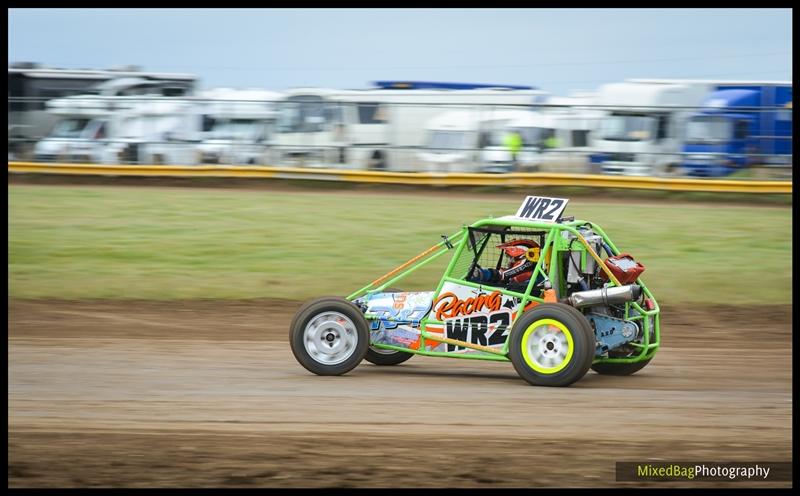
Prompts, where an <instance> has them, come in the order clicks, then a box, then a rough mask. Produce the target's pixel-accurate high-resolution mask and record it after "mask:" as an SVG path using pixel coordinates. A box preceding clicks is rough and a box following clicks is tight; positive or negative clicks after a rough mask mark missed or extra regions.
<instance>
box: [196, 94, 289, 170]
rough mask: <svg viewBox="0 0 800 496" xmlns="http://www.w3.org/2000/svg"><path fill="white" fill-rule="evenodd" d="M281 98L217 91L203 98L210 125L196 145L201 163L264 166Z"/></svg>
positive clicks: (271, 95) (204, 95)
mask: <svg viewBox="0 0 800 496" xmlns="http://www.w3.org/2000/svg"><path fill="white" fill-rule="evenodd" d="M282 97H283V95H282V94H281V93H278V92H274V91H266V90H256V89H251V90H235V89H229V88H217V89H215V90H209V91H208V92H205V93H204V94H203V95H202V99H203V100H206V99H207V100H208V101H207V102H206V103H205V104H204V108H203V114H204V115H205V118H206V119H207V121H208V122H209V123H210V125H209V129H208V130H207V131H206V132H205V133H204V138H203V141H202V143H201V144H200V145H199V146H198V155H199V161H200V163H203V164H264V163H266V162H267V161H268V159H269V157H267V156H266V152H267V150H268V149H269V138H270V136H271V134H272V132H273V129H274V127H275V120H276V119H277V115H278V113H277V110H276V108H275V107H276V105H277V103H278V102H279V101H280V100H281V98H282Z"/></svg>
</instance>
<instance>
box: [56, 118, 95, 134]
mask: <svg viewBox="0 0 800 496" xmlns="http://www.w3.org/2000/svg"><path fill="white" fill-rule="evenodd" d="M89 122H91V119H85V118H83V119H79V118H75V119H64V120H63V121H60V122H58V123H57V124H56V125H55V127H54V128H53V131H52V132H51V133H50V137H51V138H80V136H81V133H82V132H83V130H84V129H86V126H88V125H89Z"/></svg>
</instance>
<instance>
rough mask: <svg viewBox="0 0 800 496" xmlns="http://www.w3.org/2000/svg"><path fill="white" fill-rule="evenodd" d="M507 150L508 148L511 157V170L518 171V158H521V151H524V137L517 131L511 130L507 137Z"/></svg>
mask: <svg viewBox="0 0 800 496" xmlns="http://www.w3.org/2000/svg"><path fill="white" fill-rule="evenodd" d="M504 144H505V145H506V148H508V153H509V154H510V155H511V170H513V171H516V170H517V169H518V168H519V167H518V163H517V157H518V156H519V152H520V150H522V135H521V134H519V131H517V130H511V131H510V132H509V133H508V134H506V136H505V143H504Z"/></svg>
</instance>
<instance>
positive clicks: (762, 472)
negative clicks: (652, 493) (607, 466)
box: [616, 462, 792, 482]
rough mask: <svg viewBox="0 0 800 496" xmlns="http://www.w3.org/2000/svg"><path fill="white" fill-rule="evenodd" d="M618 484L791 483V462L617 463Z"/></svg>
mask: <svg viewBox="0 0 800 496" xmlns="http://www.w3.org/2000/svg"><path fill="white" fill-rule="evenodd" d="M616 468H617V470H616V480H617V481H665V482H666V481H692V482H712V481H713V482H720V481H727V482H732V481H750V482H753V481H770V482H773V481H791V480H792V464H791V463H790V462H723V463H720V462H617V465H616Z"/></svg>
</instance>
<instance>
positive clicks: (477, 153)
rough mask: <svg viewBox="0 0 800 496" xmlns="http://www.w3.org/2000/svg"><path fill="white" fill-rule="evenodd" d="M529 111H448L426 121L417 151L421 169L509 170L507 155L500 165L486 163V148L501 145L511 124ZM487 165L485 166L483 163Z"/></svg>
mask: <svg viewBox="0 0 800 496" xmlns="http://www.w3.org/2000/svg"><path fill="white" fill-rule="evenodd" d="M532 113H535V112H531V111H528V110H484V109H481V108H480V107H476V108H474V109H471V110H451V111H448V112H443V113H441V114H439V115H437V116H436V117H434V118H432V119H430V120H429V121H428V122H427V124H425V126H424V128H425V138H424V141H423V147H422V150H421V151H420V152H419V153H418V155H417V156H418V159H419V162H420V164H421V169H422V170H425V171H428V172H508V171H510V170H511V158H510V155H509V157H507V159H506V161H505V162H504V163H503V165H502V167H499V168H498V167H497V166H496V165H495V164H491V163H486V162H485V160H484V158H485V157H484V156H483V151H484V150H485V147H487V146H492V145H495V144H496V145H498V146H501V147H504V138H505V136H506V134H507V133H508V132H509V130H510V126H511V123H513V122H519V121H521V120H523V119H524V118H525V117H526V116H527V115H528V114H532ZM487 165H488V166H489V167H488V168H487V167H486V166H487Z"/></svg>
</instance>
